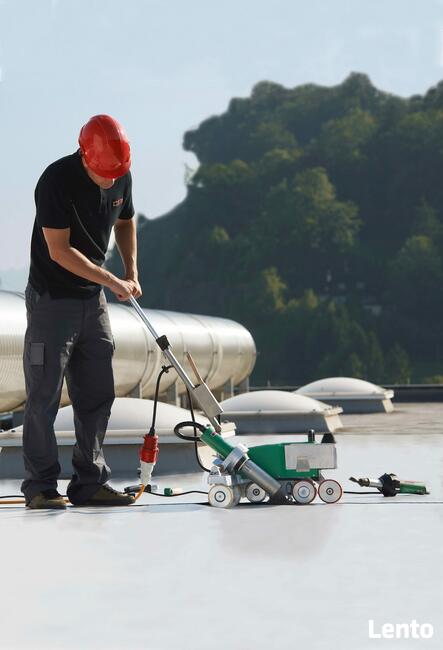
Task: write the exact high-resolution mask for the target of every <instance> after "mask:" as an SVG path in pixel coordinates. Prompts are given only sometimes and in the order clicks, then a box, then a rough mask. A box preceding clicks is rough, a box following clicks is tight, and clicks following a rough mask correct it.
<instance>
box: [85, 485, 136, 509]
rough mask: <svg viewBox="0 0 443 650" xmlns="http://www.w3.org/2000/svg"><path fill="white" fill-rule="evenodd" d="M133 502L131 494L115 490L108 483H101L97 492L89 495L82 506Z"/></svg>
mask: <svg viewBox="0 0 443 650" xmlns="http://www.w3.org/2000/svg"><path fill="white" fill-rule="evenodd" d="M134 502H135V498H134V497H133V496H132V495H131V494H126V493H124V492H117V490H114V488H112V487H111V486H110V485H101V486H100V487H99V489H98V490H97V492H96V493H95V494H93V495H92V497H89V499H88V500H87V501H85V502H84V503H81V504H79V505H82V506H130V505H131V503H134Z"/></svg>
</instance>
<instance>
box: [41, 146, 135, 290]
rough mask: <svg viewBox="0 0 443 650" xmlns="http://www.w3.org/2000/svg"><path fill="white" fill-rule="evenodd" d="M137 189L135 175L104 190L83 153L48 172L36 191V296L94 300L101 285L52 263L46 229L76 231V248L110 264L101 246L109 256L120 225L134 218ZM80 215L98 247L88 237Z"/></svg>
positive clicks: (72, 239) (59, 162)
mask: <svg viewBox="0 0 443 650" xmlns="http://www.w3.org/2000/svg"><path fill="white" fill-rule="evenodd" d="M131 190H132V180H131V174H130V172H128V173H127V174H125V175H124V176H122V177H121V178H117V179H116V180H115V182H114V185H113V186H112V187H111V188H110V189H109V190H102V189H101V188H100V187H99V186H98V185H97V184H96V183H94V181H93V180H91V178H89V176H88V174H87V172H86V170H85V168H84V166H83V163H82V160H81V156H80V153H79V152H78V151H77V152H76V153H73V154H71V155H70V156H65V157H64V158H60V160H57V161H56V162H54V163H52V165H49V167H47V168H46V169H45V171H44V172H43V174H42V175H41V177H40V179H39V181H38V183H37V186H36V188H35V205H36V208H37V212H36V217H35V223H34V229H33V232H32V240H31V267H30V272H29V283H30V284H31V285H32V286H33V287H34V289H35V290H36V291H38V292H39V293H40V294H41V293H44V292H45V291H48V292H49V295H50V296H51V298H89V297H91V296H93V295H95V294H97V293H98V292H99V291H100V288H101V286H100V285H99V284H96V283H95V282H91V281H90V280H86V279H85V278H81V277H80V276H78V275H75V274H74V273H71V272H70V271H68V270H67V269H64V268H63V267H62V266H60V265H59V264H57V262H54V261H53V260H51V258H50V256H49V251H48V246H47V244H46V240H45V236H44V234H43V230H42V229H43V228H70V229H71V233H70V243H71V246H72V247H73V248H77V249H78V250H79V251H80V252H81V253H83V255H85V256H86V257H87V258H88V259H89V260H90V261H91V262H94V263H95V264H97V265H99V266H101V265H102V264H103V262H104V261H105V259H104V256H103V255H102V254H101V253H100V252H99V250H98V248H97V247H99V248H100V249H101V250H102V251H104V252H106V250H107V248H108V244H109V237H110V235H111V230H112V227H113V225H114V224H115V222H116V220H117V219H131V218H132V217H133V216H134V208H133V205H132V192H131ZM76 212H77V214H78V217H79V218H80V220H81V223H82V224H83V226H84V228H85V229H86V230H87V232H88V234H89V236H90V237H91V238H92V240H93V241H94V242H96V244H97V246H94V244H93V242H92V241H91V240H90V239H89V237H87V235H86V234H85V232H84V230H83V228H82V226H81V224H80V223H79V221H78V218H77V216H76Z"/></svg>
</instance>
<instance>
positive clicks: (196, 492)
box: [144, 490, 208, 499]
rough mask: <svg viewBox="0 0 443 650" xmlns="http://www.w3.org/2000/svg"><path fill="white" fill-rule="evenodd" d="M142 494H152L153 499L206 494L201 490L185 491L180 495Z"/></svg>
mask: <svg viewBox="0 0 443 650" xmlns="http://www.w3.org/2000/svg"><path fill="white" fill-rule="evenodd" d="M144 494H152V495H153V496H154V497H166V498H168V499H169V498H170V497H182V496H183V495H184V494H206V495H207V494H208V493H207V492H204V491H203V490H187V491H186V492H180V494H161V492H145V493H144Z"/></svg>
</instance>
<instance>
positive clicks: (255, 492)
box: [246, 483, 267, 503]
mask: <svg viewBox="0 0 443 650" xmlns="http://www.w3.org/2000/svg"><path fill="white" fill-rule="evenodd" d="M266 497H267V493H266V492H265V490H264V489H263V488H261V487H260V486H259V485H257V483H248V485H247V487H246V498H247V499H248V500H249V501H250V502H251V503H261V502H262V501H264V500H265V499H266Z"/></svg>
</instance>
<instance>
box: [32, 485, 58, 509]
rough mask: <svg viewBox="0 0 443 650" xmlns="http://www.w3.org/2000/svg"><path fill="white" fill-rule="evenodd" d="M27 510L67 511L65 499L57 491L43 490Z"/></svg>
mask: <svg viewBox="0 0 443 650" xmlns="http://www.w3.org/2000/svg"><path fill="white" fill-rule="evenodd" d="M26 507H27V508H31V509H32V510H43V509H46V508H49V509H51V510H65V508H66V503H65V500H64V498H63V497H62V496H61V494H59V493H58V492H57V490H51V489H50V490H42V491H41V492H39V493H38V494H36V495H35V497H33V498H32V499H31V501H30V502H29V503H27V504H26Z"/></svg>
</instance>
